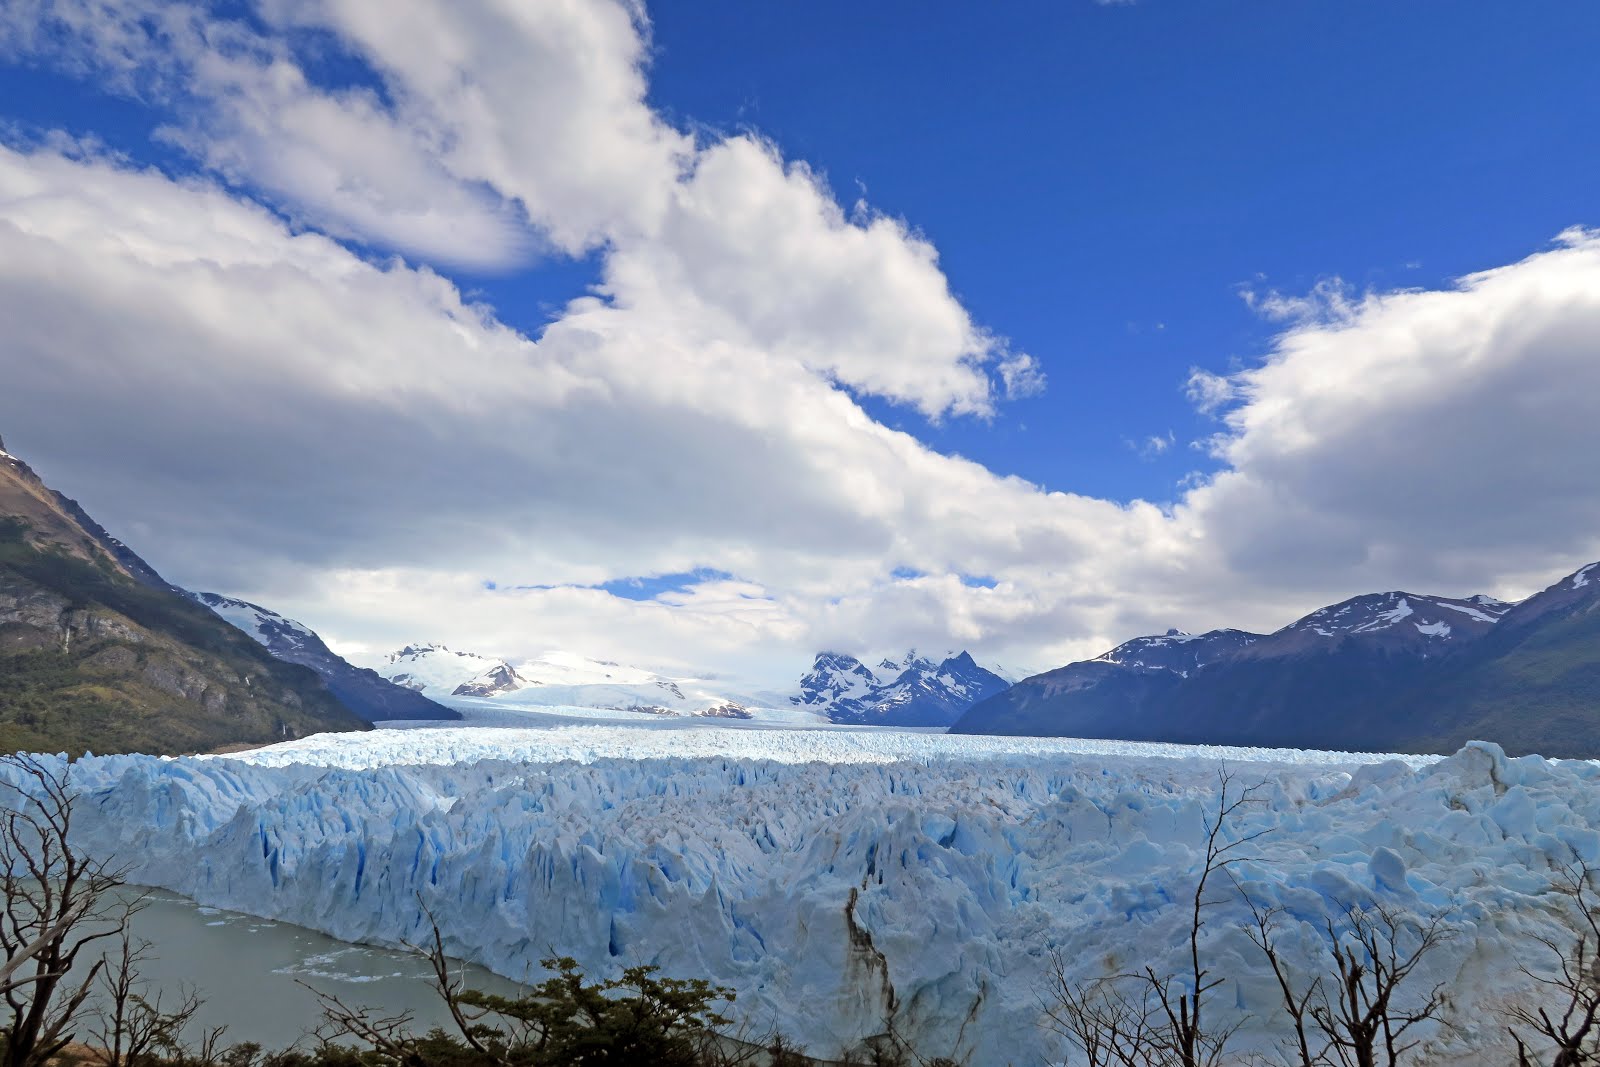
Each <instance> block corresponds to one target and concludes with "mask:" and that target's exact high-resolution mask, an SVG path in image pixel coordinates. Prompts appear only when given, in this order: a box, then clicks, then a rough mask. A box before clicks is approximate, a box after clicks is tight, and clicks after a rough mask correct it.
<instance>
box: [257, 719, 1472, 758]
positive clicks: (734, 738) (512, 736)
mask: <svg viewBox="0 0 1600 1067" xmlns="http://www.w3.org/2000/svg"><path fill="white" fill-rule="evenodd" d="M465 710H466V713H467V714H468V715H469V717H470V718H469V721H468V723H467V724H466V725H462V726H440V725H439V724H438V723H433V722H418V723H402V724H388V726H387V728H385V729H381V730H374V731H371V732H369V733H339V734H316V735H314V736H312V737H307V738H303V739H301V740H298V741H288V742H284V743H282V744H278V745H272V746H270V747H267V748H261V749H255V750H253V751H249V752H240V753H234V754H231V755H229V756H228V757H226V758H228V759H231V760H239V761H242V762H246V763H250V764H253V765H255V766H260V767H286V766H290V765H292V764H300V765H304V766H310V767H342V768H345V769H348V770H359V769H362V768H369V767H388V766H416V765H420V764H432V765H443V764H461V763H473V762H476V761H478V760H485V759H501V760H514V761H517V762H523V763H560V762H563V761H566V760H573V761H576V762H578V763H593V762H595V761H596V760H605V759H659V758H663V757H676V758H687V759H750V760H763V759H765V760H775V761H777V762H780V763H831V764H853V763H896V762H901V761H910V762H915V763H925V762H929V761H936V760H961V761H978V760H1015V759H1022V760H1048V759H1052V758H1060V759H1066V758H1081V757H1092V758H1116V759H1133V760H1149V759H1160V760H1169V759H1170V760H1203V761H1207V762H1210V763H1217V764H1224V763H1272V764H1296V765H1302V766H1316V767H1356V766H1361V765H1363V764H1367V763H1378V762H1383V761H1386V760H1399V761H1401V762H1403V763H1405V764H1407V765H1408V766H1412V767H1423V766H1426V765H1428V764H1430V763H1433V762H1435V761H1437V760H1438V759H1440V758H1441V757H1439V756H1417V755H1396V754H1386V753H1354V752H1320V751H1312V750H1307V749H1272V748H1241V747H1232V746H1223V745H1216V746H1213V745H1166V744H1154V743H1148V742H1139V741H1097V740H1085V739H1079V738H1057V737H989V736H983V735H973V734H949V733H945V732H944V731H943V730H899V729H893V728H886V727H844V726H835V727H816V726H806V727H799V728H785V727H782V726H774V725H769V724H764V723H755V722H738V723H734V724H727V725H724V724H719V723H716V722H712V721H708V720H706V719H700V718H688V717H665V716H663V717H659V718H657V717H653V716H639V715H634V716H631V717H630V718H628V719H625V720H620V721H619V720H617V719H616V718H615V717H614V716H611V717H608V716H606V715H604V714H603V713H595V712H594V711H593V710H592V709H587V708H570V709H568V708H560V709H553V710H552V711H549V712H543V711H541V712H519V711H504V710H501V709H483V710H481V711H478V710H474V709H471V708H470V707H467V708H466V709H465ZM616 714H625V713H616ZM641 720H642V721H641Z"/></svg>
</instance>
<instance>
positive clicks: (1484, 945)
mask: <svg viewBox="0 0 1600 1067" xmlns="http://www.w3.org/2000/svg"><path fill="white" fill-rule="evenodd" d="M1224 764H1225V765H1226V767H1227V768H1228V771H1229V772H1230V773H1231V774H1232V775H1233V776H1234V780H1235V783H1236V786H1237V785H1252V784H1256V783H1262V784H1263V789H1262V791H1261V796H1262V798H1263V803H1261V804H1259V805H1256V806H1253V807H1251V808H1249V809H1247V810H1245V811H1244V812H1243V813H1241V815H1240V817H1239V819H1238V820H1237V822H1236V823H1234V824H1233V825H1232V826H1231V827H1230V832H1231V833H1233V834H1234V835H1236V836H1242V835H1247V834H1253V833H1255V832H1257V831H1260V830H1270V831H1271V832H1269V833H1267V834H1266V835H1265V836H1262V837H1260V838H1258V839H1256V840H1255V841H1252V842H1251V843H1250V844H1249V845H1248V846H1246V847H1245V849H1244V851H1245V853H1246V854H1247V855H1248V856H1249V859H1248V860H1247V861H1246V862H1244V863H1242V864H1240V865H1239V866H1238V867H1237V868H1235V869H1234V873H1235V874H1236V875H1237V876H1238V878H1239V880H1240V881H1241V882H1242V883H1243V884H1244V885H1245V886H1246V888H1247V889H1248V890H1249V891H1250V893H1251V894H1252V895H1253V896H1254V897H1255V898H1256V899H1257V900H1259V901H1260V902H1261V903H1262V904H1263V905H1267V906H1280V907H1282V908H1284V909H1285V924H1284V927H1283V942H1282V943H1283V948H1284V951H1285V954H1286V956H1287V957H1288V959H1289V960H1290V962H1291V963H1292V964H1293V965H1294V966H1296V967H1297V968H1299V969H1300V970H1302V971H1303V972H1304V973H1306V974H1308V975H1309V974H1314V973H1320V970H1321V968H1323V967H1324V966H1326V964H1327V960H1328V957H1327V954H1326V948H1325V935H1324V934H1323V933H1322V927H1323V924H1324V921H1325V920H1326V918H1328V917H1329V916H1332V915H1336V914H1338V913H1339V912H1340V910H1341V909H1342V908H1343V907H1344V906H1346V905H1349V904H1368V903H1384V904H1387V905H1390V906H1392V907H1395V908H1399V909H1403V910H1406V911H1408V912H1412V913H1416V914H1419V915H1423V916H1428V915H1432V914H1434V913H1435V912H1445V913H1448V917H1449V922H1450V923H1451V925H1452V926H1453V927H1454V929H1455V930H1456V931H1457V933H1456V936H1455V937H1454V938H1453V939H1452V940H1450V941H1449V942H1447V943H1446V944H1444V945H1443V946H1442V947H1441V948H1439V949H1438V950H1437V951H1436V953H1435V954H1434V955H1432V956H1430V957H1429V958H1428V960H1427V963H1426V966H1425V968H1424V969H1423V972H1422V973H1420V974H1418V975H1417V977H1416V979H1415V982H1416V989H1417V990H1418V991H1421V992H1424V993H1425V992H1426V991H1427V990H1429V989H1431V988H1432V987H1433V985H1434V984H1435V983H1439V982H1443V983H1447V989H1448V990H1449V992H1450V996H1451V998H1452V1007H1451V1011H1452V1013H1453V1015H1454V1017H1455V1019H1456V1020H1457V1025H1456V1026H1455V1027H1454V1028H1453V1029H1452V1030H1451V1031H1450V1032H1449V1033H1444V1032H1430V1033H1429V1034H1427V1035H1425V1036H1426V1038H1427V1041H1428V1043H1429V1044H1428V1048H1427V1058H1426V1060H1425V1061H1424V1062H1432V1063H1454V1064H1469V1065H1470V1064H1478V1063H1482V1064H1490V1063H1503V1062H1506V1060H1505V1058H1504V1057H1503V1055H1501V1054H1500V1053H1498V1052H1497V1051H1496V1047H1497V1046H1498V1045H1499V1043H1500V1042H1501V1041H1502V1039H1503V1036H1504V1026H1503V1024H1502V1023H1501V1022H1500V1020H1499V1019H1498V1018H1497V1017H1496V1016H1495V1015H1494V1014H1493V1011H1492V1010H1491V1009H1493V1008H1495V1007H1496V1006H1497V1005H1499V1004H1501V1003H1502V1002H1503V1001H1504V999H1505V998H1506V997H1508V996H1514V995H1520V994H1521V993H1523V992H1525V991H1526V990H1527V989H1528V988H1529V987H1530V986H1531V982H1530V980H1529V979H1528V978H1527V977H1526V976H1524V975H1522V974H1521V973H1520V972H1519V971H1518V968H1517V965H1518V964H1520V963H1528V964H1530V965H1534V964H1537V963H1538V960H1539V957H1538V956H1537V953H1536V952H1534V951H1531V950H1530V948H1529V946H1530V945H1532V946H1533V948H1534V949H1538V945H1537V943H1536V942H1533V941H1532V940H1531V935H1535V934H1541V933H1542V934H1545V935H1547V936H1552V937H1558V938H1561V939H1565V934H1564V933H1562V932H1561V931H1562V927H1560V926H1559V925H1558V924H1559V923H1560V922H1561V918H1562V904H1563V900H1562V898H1561V897H1560V896H1559V894H1557V893H1555V892H1554V891H1553V889H1552V875H1553V873H1554V871H1555V869H1556V868H1557V867H1559V866H1561V865H1564V864H1569V863H1571V862H1573V861H1574V860H1579V861H1583V862H1587V863H1589V864H1594V865H1600V830H1597V827H1600V766H1596V765H1595V764H1591V763H1586V762H1571V761H1568V762H1555V761H1545V760H1542V759H1539V758H1537V757H1527V758H1523V759H1507V758H1506V757H1505V756H1504V755H1503V754H1502V753H1500V751H1499V750H1498V749H1496V748H1494V747H1493V746H1487V745H1473V746H1469V747H1467V748H1465V749H1463V750H1462V751H1461V752H1459V753H1456V754H1455V755H1453V756H1450V757H1448V758H1444V759H1438V758H1435V757H1383V756H1375V755H1359V754H1349V753H1343V754H1341V753H1311V752H1290V751H1267V750H1248V749H1220V748H1218V749H1206V748H1189V747H1181V746H1162V745H1148V744H1134V743H1122V742H1097V741H1073V740H1065V739H1054V738H1052V739H1027V738H988V737H976V736H950V735H944V734H939V733H927V732H896V731H887V730H872V729H854V730H852V729H805V730H783V729H752V728H745V729H730V728H725V727H716V726H711V725H705V726H701V725H700V724H694V726H675V727H672V728H640V727H626V726H616V725H600V724H587V725H584V724H576V725H559V726H551V727H546V728H543V729H527V728H522V729H517V728H484V727H435V728H430V729H397V730H380V731H375V732H372V733H365V734H342V735H323V736H318V737H312V738H307V739H304V740H301V741H296V742H292V743H288V744H284V745H278V746H274V747H271V748H266V749H260V750H256V751H253V752H247V753H241V754H237V755H235V756H231V757H226V758H221V757H210V758H181V759H161V758H155V757H147V756H108V757H90V758H86V759H84V760H81V761H79V762H78V763H76V764H75V765H74V766H73V768H72V775H73V778H74V780H75V782H76V783H77V785H78V786H79V787H80V788H81V789H82V790H84V792H85V793H86V794H87V800H86V802H85V803H84V805H83V808H82V815H81V816H80V820H81V821H80V824H79V828H80V829H81V831H82V838H81V840H82V842H83V843H84V845H85V846H86V847H88V848H90V849H92V850H93V851H95V852H98V853H104V854H111V853H114V854H116V855H117V856H118V857H120V858H121V859H122V860H123V861H125V862H128V863H131V864H132V865H133V872H132V873H133V878H134V880H136V881H140V882H144V883H147V884H150V885H156V886H161V887H165V888H168V889H171V890H174V891H177V892H180V893H183V894H185V895H187V896H190V897H192V898H194V899H195V900H197V901H199V902H201V903H202V904H207V905H212V906H216V907H223V908H230V909H235V910H239V911H245V912H249V913H252V914H256V915H261V916H266V917H269V918H275V919H283V920H287V921H291V922H295V923H299V924H301V925H304V926H309V927H312V928H315V929H318V930H321V931H324V932H326V933H328V934H331V935H333V936H335V937H339V938H343V939H346V940H352V941H366V942H372V943H376V944H381V945H397V944H400V943H404V942H408V941H409V942H416V941H419V940H420V939H421V936H422V933H423V925H422V924H423V922H424V920H423V915H422V907H423V906H424V905H425V906H426V907H427V908H429V909H431V911H432V912H433V913H434V915H435V916H437V918H438V920H439V922H440V925H441V928H442V929H443V931H444V934H445V936H446V942H447V948H448V949H449V950H450V951H451V952H453V953H455V954H458V955H460V956H462V957H464V958H467V959H471V960H475V961H478V962H481V963H483V964H485V965H487V966H488V967H490V968H491V969H493V970H495V971H498V972H499V973H501V974H504V975H507V976H510V977H513V978H521V977H524V976H530V975H531V976H534V977H537V969H536V968H537V964H536V962H535V961H536V960H537V959H538V958H539V957H540V956H544V955H548V954H550V953H551V952H552V951H555V952H559V953H564V954H570V955H572V956H575V957H577V958H578V959H579V960H580V961H581V962H582V963H583V964H584V966H585V967H586V969H587V970H588V971H589V972H590V973H591V974H593V975H605V974H612V973H615V972H616V971H617V970H619V969H620V968H621V967H622V966H625V965H628V964H633V963H637V962H647V963H656V964H659V965H660V966H661V967H662V968H663V970H664V971H665V972H666V973H667V974H670V975H680V976H685V977H687V976H705V977H708V978H710V979H712V980H713V981H715V982H718V983H721V984H726V985H730V986H733V987H734V988H735V989H736V990H737V991H738V1001H737V1005H736V1009H737V1010H736V1014H737V1015H739V1016H740V1017H741V1018H743V1019H745V1020H747V1021H748V1022H749V1023H750V1024H751V1025H752V1026H753V1027H754V1028H755V1029H757V1030H768V1029H770V1028H772V1027H777V1028H779V1029H781V1030H782V1031H784V1032H785V1033H786V1034H787V1035H789V1036H790V1037H791V1038H794V1039H797V1040H799V1041H800V1042H802V1043H803V1044H804V1045H806V1046H807V1047H808V1048H810V1049H811V1050H812V1051H813V1053H814V1054H816V1055H827V1054H831V1053H833V1052H835V1051H837V1050H838V1049H840V1048H842V1047H846V1046H851V1045H854V1044H855V1043H857V1042H858V1041H860V1040H861V1039H863V1038H865V1037H868V1036H870V1035H874V1034H880V1033H882V1032H884V1030H885V1029H886V1025H887V1023H888V1022H889V1021H892V1023H893V1025H894V1027H895V1029H896V1030H897V1031H898V1032H899V1033H901V1034H903V1035H905V1036H906V1037H908V1038H910V1039H912V1040H913V1041H914V1043H915V1044H916V1046H917V1047H918V1048H919V1049H920V1050H921V1052H922V1054H923V1055H925V1056H936V1055H951V1054H953V1055H955V1056H956V1057H957V1058H958V1059H960V1058H963V1057H965V1058H966V1062H968V1063H969V1064H972V1065H974V1067H984V1065H989V1064H1019V1065H1020V1064H1042V1063H1050V1062H1059V1060H1060V1059H1061V1057H1062V1055H1063V1053H1064V1046H1063V1045H1062V1044H1061V1042H1060V1040H1059V1039H1058V1038H1056V1037H1054V1036H1053V1035H1051V1034H1049V1033H1048V1032H1047V1031H1045V1030H1043V1029H1041V1028H1040V1026H1039V1017H1040V1004H1041V998H1042V997H1044V996H1045V995H1046V993H1047V980H1046V976H1047V971H1048V965H1049V961H1050V957H1051V953H1052V951H1055V952H1057V953H1059V955H1060V956H1061V958H1063V959H1065V960H1066V961H1067V962H1068V966H1069V967H1070V968H1072V969H1073V970H1074V972H1075V973H1077V974H1079V975H1081V976H1082V977H1085V978H1091V977H1095V976H1098V975H1101V974H1104V973H1114V972H1119V971H1126V970H1130V969H1138V968H1142V967H1144V966H1147V965H1148V966H1151V967H1154V968H1155V969H1156V970H1157V971H1164V970H1170V971H1177V970H1179V969H1180V968H1181V965H1182V960H1181V951H1180V945H1181V942H1182V937H1183V932H1184V930H1185V929H1186V926H1185V924H1186V921H1187V915H1186V910H1187V908H1186V901H1185V898H1186V896H1187V895H1188V894H1189V893H1191V892H1192V887H1193V884H1194V878H1195V876H1196V873H1197V863H1198V860H1199V856H1200V853H1199V852H1198V851H1197V850H1198V849H1199V848H1200V847H1201V846H1202V843H1203V837H1204V829H1205V824H1206V820H1207V818H1208V817H1209V816H1210V815H1211V814H1212V813H1213V812H1215V810H1216V805H1217V800H1218V795H1217V794H1218V770H1219V767H1221V766H1223V765H1224ZM1223 882H1224V883H1225V882H1226V880H1225V879H1224V880H1223ZM1224 889H1226V891H1225V892H1224V891H1223V890H1224ZM1218 897H1219V899H1222V898H1226V902H1225V903H1222V904H1219V905H1218V906H1217V907H1215V908H1213V909H1210V910H1209V911H1208V926H1207V928H1206V931H1205V944H1206V946H1207V949H1206V951H1207V952H1208V958H1209V962H1210V967H1211V970H1212V973H1213V974H1214V975H1216V976H1220V977H1224V978H1226V979H1227V981H1226V983H1225V984H1224V985H1223V986H1221V987H1220V988H1219V989H1218V990H1216V991H1215V992H1214V993H1213V994H1212V996H1213V1000H1212V1001H1211V1004H1212V1006H1213V1007H1212V1010H1213V1011H1214V1012H1216V1013H1217V1015H1216V1016H1213V1017H1214V1018H1216V1017H1219V1016H1228V1017H1230V1018H1232V1017H1238V1016H1240V1015H1245V1016H1250V1017H1251V1018H1250V1019H1249V1020H1248V1021H1247V1022H1246V1023H1245V1025H1244V1029H1243V1030H1242V1031H1241V1037H1242V1039H1243V1040H1244V1042H1245V1043H1246V1044H1252V1043H1253V1044H1255V1045H1258V1046H1259V1045H1263V1044H1266V1043H1270V1042H1271V1041H1272V1040H1273V1039H1274V1029H1273V1028H1274V1027H1275V1026H1276V1025H1277V1023H1276V1020H1277V1017H1278V1013H1277V1011H1276V1005H1277V990H1276V986H1275V985H1274V983H1273V980H1272V978H1271V975H1270V972H1267V971H1265V968H1264V966H1263V963H1262V960H1261V959H1260V957H1259V954H1258V953H1257V950H1256V949H1255V948H1254V947H1253V946H1252V945H1251V944H1250V943H1249V941H1248V940H1247V939H1246V937H1245V935H1244V933H1243V932H1242V929H1241V925H1240V924H1241V922H1242V920H1243V919H1244V918H1245V912H1244V910H1243V905H1242V903H1241V902H1240V901H1239V900H1238V899H1237V897H1236V896H1234V895H1233V894H1232V889H1231V886H1219V893H1218ZM419 898H420V903H419ZM1541 951H1542V950H1541ZM530 968H532V970H530Z"/></svg>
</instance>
